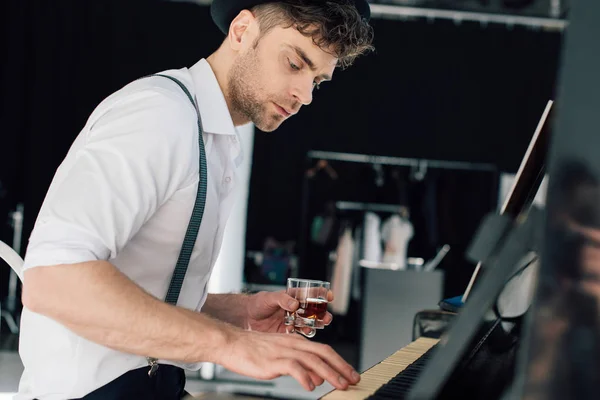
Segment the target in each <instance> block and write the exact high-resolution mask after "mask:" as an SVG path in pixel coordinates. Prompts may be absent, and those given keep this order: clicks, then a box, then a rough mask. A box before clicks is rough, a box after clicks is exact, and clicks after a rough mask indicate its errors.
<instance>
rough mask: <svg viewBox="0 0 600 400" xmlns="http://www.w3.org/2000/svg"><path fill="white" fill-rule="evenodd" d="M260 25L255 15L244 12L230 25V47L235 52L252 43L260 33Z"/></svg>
mask: <svg viewBox="0 0 600 400" xmlns="http://www.w3.org/2000/svg"><path fill="white" fill-rule="evenodd" d="M257 30H258V24H257V21H256V18H255V17H254V15H253V14H252V13H251V12H250V11H248V10H242V11H240V13H239V14H238V15H237V16H236V17H235V18H234V19H233V21H231V24H230V25H229V35H228V40H229V46H230V47H231V49H232V50H234V51H239V50H241V49H242V48H243V47H244V46H247V45H248V44H249V43H252V40H253V38H254V36H255V35H256V34H257V33H258V32H254V31H257Z"/></svg>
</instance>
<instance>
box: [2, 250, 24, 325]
mask: <svg viewBox="0 0 600 400" xmlns="http://www.w3.org/2000/svg"><path fill="white" fill-rule="evenodd" d="M0 258H1V259H3V260H4V261H5V262H6V263H7V264H8V266H9V267H10V268H11V269H12V272H11V273H14V274H16V275H17V276H18V277H19V279H20V280H21V282H23V259H22V258H21V256H20V255H19V254H18V253H17V252H16V251H15V250H14V249H13V248H12V247H10V246H9V245H7V244H6V243H4V242H1V241H0ZM0 310H1V311H0V322H1V320H2V318H4V320H5V321H6V324H7V325H8V327H9V329H10V331H11V332H12V333H15V334H16V333H18V332H19V326H18V325H17V323H16V321H15V318H14V316H13V315H12V314H11V313H10V312H8V311H6V310H2V307H1V305H0Z"/></svg>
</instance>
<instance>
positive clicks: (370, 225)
mask: <svg viewBox="0 0 600 400" xmlns="http://www.w3.org/2000/svg"><path fill="white" fill-rule="evenodd" d="M380 226H381V218H379V216H378V215H377V214H375V213H373V212H367V213H365V227H364V229H365V234H364V236H363V246H364V247H363V259H365V260H367V261H373V262H381V251H382V249H381V231H380Z"/></svg>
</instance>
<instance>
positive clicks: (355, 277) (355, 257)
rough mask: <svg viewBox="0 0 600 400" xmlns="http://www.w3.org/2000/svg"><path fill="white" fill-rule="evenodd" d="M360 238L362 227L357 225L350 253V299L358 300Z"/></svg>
mask: <svg viewBox="0 0 600 400" xmlns="http://www.w3.org/2000/svg"><path fill="white" fill-rule="evenodd" d="M361 240H362V228H361V227H360V226H359V227H357V228H356V232H354V239H353V243H354V244H353V248H354V251H353V254H352V300H360V297H361V296H360V294H361V290H360V265H359V263H358V262H359V260H360V251H361V247H360V243H361Z"/></svg>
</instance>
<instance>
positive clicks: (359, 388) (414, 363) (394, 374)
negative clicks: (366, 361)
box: [321, 337, 439, 400]
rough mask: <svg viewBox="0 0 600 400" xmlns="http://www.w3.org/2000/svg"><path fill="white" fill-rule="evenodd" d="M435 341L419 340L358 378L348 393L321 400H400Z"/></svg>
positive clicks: (436, 340)
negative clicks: (358, 380)
mask: <svg viewBox="0 0 600 400" xmlns="http://www.w3.org/2000/svg"><path fill="white" fill-rule="evenodd" d="M438 341H439V340H438V339H432V338H426V337H420V338H418V339H417V340H415V341H414V342H412V343H410V344H409V345H408V346H405V347H403V348H402V349H400V350H398V351H397V352H395V353H394V354H392V355H391V356H389V357H388V358H386V359H385V360H383V361H381V362H380V363H378V364H375V365H374V366H373V367H371V368H369V369H368V370H366V371H365V372H363V373H362V374H361V380H360V382H358V384H356V385H353V386H350V387H349V388H348V390H345V391H342V390H334V391H332V392H329V393H328V394H326V395H325V396H323V397H321V399H322V400H359V399H360V400H362V399H369V400H377V399H382V400H383V399H402V398H404V395H405V394H406V393H407V389H409V388H410V387H411V386H412V383H413V382H414V381H415V380H416V378H417V377H418V376H419V373H420V372H421V370H422V369H423V366H424V365H425V363H426V362H427V361H428V359H429V355H430V354H431V351H432V349H434V348H435V345H436V344H437V343H438Z"/></svg>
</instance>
